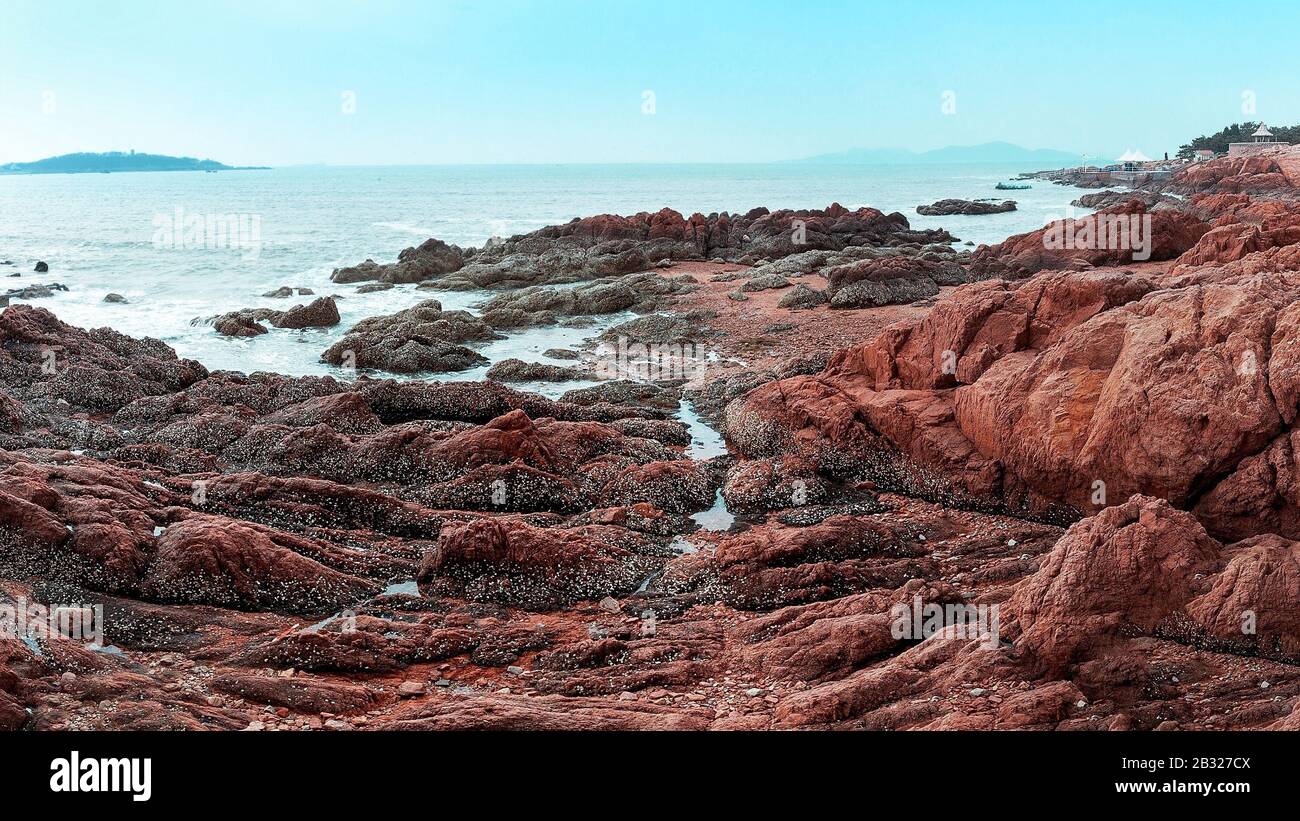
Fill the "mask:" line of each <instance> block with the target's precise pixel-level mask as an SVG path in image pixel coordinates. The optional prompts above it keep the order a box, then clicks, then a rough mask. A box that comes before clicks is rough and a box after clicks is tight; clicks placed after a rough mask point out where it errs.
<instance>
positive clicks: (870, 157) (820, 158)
mask: <svg viewBox="0 0 1300 821" xmlns="http://www.w3.org/2000/svg"><path fill="white" fill-rule="evenodd" d="M1079 156H1080V155H1078V154H1072V153H1070V152H1069V151H1055V150H1053V149H1050V148H1024V147H1022V146H1019V145H1014V144H1012V143H1006V142H993V143H983V144H982V145H950V146H948V147H947V148H936V149H934V150H932V151H920V152H917V151H908V150H907V149H905V148H855V149H852V150H849V151H838V152H836V153H834V154H819V155H817V156H815V157H808V158H806V159H802V160H792V162H797V163H812V164H816V165H900V164H906V163H984V162H987V163H1026V164H1030V163H1032V164H1036V165H1044V166H1054V165H1078V164H1079Z"/></svg>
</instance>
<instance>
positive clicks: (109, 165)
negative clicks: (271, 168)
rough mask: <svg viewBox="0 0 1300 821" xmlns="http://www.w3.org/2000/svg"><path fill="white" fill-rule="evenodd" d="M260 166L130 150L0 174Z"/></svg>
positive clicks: (18, 166)
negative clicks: (235, 164)
mask: <svg viewBox="0 0 1300 821" xmlns="http://www.w3.org/2000/svg"><path fill="white" fill-rule="evenodd" d="M263 170H266V169H265V167H262V166H233V165H226V164H224V163H219V162H217V161H216V160H196V159H195V158H193V157H168V156H166V155H164V154H137V153H136V152H134V151H126V152H123V151H106V152H104V153H102V154H95V153H91V152H82V153H79V154H64V155H63V156H61V157H47V158H46V159H43V160H37V161H35V162H11V163H8V164H6V165H0V174H110V173H120V172H126V171H263Z"/></svg>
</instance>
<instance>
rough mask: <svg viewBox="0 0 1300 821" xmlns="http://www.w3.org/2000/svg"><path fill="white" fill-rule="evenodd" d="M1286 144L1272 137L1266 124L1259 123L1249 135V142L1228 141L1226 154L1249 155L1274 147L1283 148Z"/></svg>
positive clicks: (1264, 151)
mask: <svg viewBox="0 0 1300 821" xmlns="http://www.w3.org/2000/svg"><path fill="white" fill-rule="evenodd" d="M1286 145H1287V144H1286V143H1284V142H1282V141H1280V140H1275V139H1273V132H1272V131H1269V130H1268V126H1266V125H1264V124H1263V123H1260V124H1259V128H1257V129H1255V133H1254V134H1251V135H1250V142H1248V143H1228V156H1229V157H1250V156H1254V155H1255V154H1263V153H1266V152H1269V151H1272V150H1273V149H1275V148H1283V147H1285V146H1286Z"/></svg>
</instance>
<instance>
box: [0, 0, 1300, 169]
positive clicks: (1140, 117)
mask: <svg viewBox="0 0 1300 821" xmlns="http://www.w3.org/2000/svg"><path fill="white" fill-rule="evenodd" d="M3 6H4V10H3V15H2V16H0V44H2V45H0V162H9V161H20V160H33V159H38V158H40V157H44V156H49V155H54V154H63V153H67V152H71V151H105V150H114V149H122V150H125V149H131V148H133V149H136V150H137V151H148V152H153V153H165V154H184V155H191V156H198V157H210V158H213V159H217V160H221V161H223V162H228V163H234V164H267V165H287V164H293V163H307V162H328V163H334V164H350V163H355V164H367V163H479V162H527V163H532V162H713V161H765V160H775V159H788V158H796V157H802V156H808V155H812V154H818V153H824V152H831V151H839V150H843V149H847V148H854V147H892V146H901V145H907V146H911V147H914V148H918V149H928V148H936V147H940V146H944V145H962V144H972V143H979V142H987V141H991V140H1007V141H1010V142H1016V143H1019V144H1021V145H1025V146H1028V147H1032V148H1059V149H1063V150H1068V151H1075V152H1087V153H1089V154H1097V155H1101V156H1107V157H1113V156H1118V155H1119V154H1120V153H1122V152H1123V151H1125V150H1126V149H1128V148H1134V149H1137V150H1140V151H1143V152H1145V153H1146V154H1148V155H1150V156H1152V157H1158V156H1160V154H1161V153H1162V152H1164V151H1170V152H1171V153H1172V152H1173V151H1174V150H1176V149H1177V147H1178V145H1179V144H1180V143H1182V142H1185V141H1186V140H1187V139H1188V138H1190V137H1192V136H1195V135H1197V134H1200V133H1207V132H1211V131H1214V130H1217V129H1218V128H1219V127H1221V126H1223V125H1225V124H1227V123H1229V122H1237V121H1241V120H1246V119H1263V120H1265V121H1266V122H1269V123H1277V124H1286V125H1290V124H1294V123H1297V122H1300V86H1297V84H1296V82H1295V80H1296V78H1297V77H1300V49H1296V48H1295V45H1294V38H1295V32H1296V30H1297V24H1300V9H1298V7H1297V5H1296V4H1294V3H1291V2H1276V3H1274V2H1270V1H1269V0H1264V1H1263V2H1252V3H1251V4H1250V5H1249V9H1250V11H1249V12H1247V11H1246V10H1245V9H1246V7H1245V6H1243V5H1239V4H1233V3H1226V2H1214V3H1207V2H1199V1H1198V0H1178V2H1137V3H1048V2H1041V0H1039V1H1038V2H1023V3H1021V2H1007V1H1005V0H1004V1H1000V2H939V1H938V0H930V1H929V2H901V1H899V0H896V1H895V2H866V0H856V1H853V0H820V2H817V3H804V2H800V1H799V0H781V1H780V2H766V1H765V0H747V2H741V0H655V2H644V3H643V2H629V0H493V2H471V1H470V0H463V1H462V2H451V1H450V0H423V2H400V1H399V0H368V1H367V2H355V3H345V2H338V1H337V0H315V1H314V2H292V1H291V0H256V1H255V2H234V1H233V0H232V1H230V2H221V1H220V0H205V2H202V3H181V2H175V0H172V1H171V2H157V3H155V2H146V0H120V1H119V2H112V0H108V1H107V2H103V1H101V2H92V1H91V0H84V2H60V0H4V3H3ZM347 92H351V93H352V94H353V95H354V97H353V98H348V97H347V96H346V93H347ZM646 92H653V95H654V96H653V101H652V102H653V113H645V111H644V109H646V108H648V107H649V106H648V105H647V96H646ZM945 92H952V96H950V97H945ZM1243 94H1253V99H1254V100H1255V101H1256V103H1255V104H1256V106H1257V109H1256V110H1257V114H1251V113H1250V112H1249V111H1243ZM349 99H354V100H355V110H354V111H353V112H352V113H347V111H346V110H345V109H346V108H347V105H346V104H347V102H348V100H349ZM945 99H947V100H949V101H951V102H952V103H953V105H952V106H950V108H953V107H955V111H954V112H953V113H945V110H944V102H945Z"/></svg>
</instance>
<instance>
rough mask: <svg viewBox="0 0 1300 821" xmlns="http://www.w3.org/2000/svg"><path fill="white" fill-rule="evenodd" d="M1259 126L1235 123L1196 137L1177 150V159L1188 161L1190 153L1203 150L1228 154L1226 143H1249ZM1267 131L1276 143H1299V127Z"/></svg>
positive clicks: (1276, 128) (1285, 127)
mask: <svg viewBox="0 0 1300 821" xmlns="http://www.w3.org/2000/svg"><path fill="white" fill-rule="evenodd" d="M1259 126H1260V124H1259V123H1237V124H1235V125H1230V126H1228V127H1227V128H1224V129H1222V130H1220V131H1218V132H1216V133H1214V134H1211V135H1209V136H1208V137H1207V136H1200V137H1197V138H1196V139H1194V140H1192V141H1191V142H1189V143H1188V144H1187V145H1184V146H1180V147H1179V148H1178V157H1179V158H1180V159H1184V160H1189V159H1191V157H1192V152H1194V151H1198V150H1200V149H1203V148H1208V149H1210V150H1211V151H1213V152H1214V153H1215V154H1226V153H1228V143H1248V142H1250V141H1251V135H1252V134H1254V133H1255V131H1256V130H1257V129H1258V128H1259ZM1268 130H1269V131H1272V132H1273V139H1275V140H1277V141H1278V142H1284V143H1292V144H1294V143H1300V125H1290V126H1269V129H1268Z"/></svg>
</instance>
